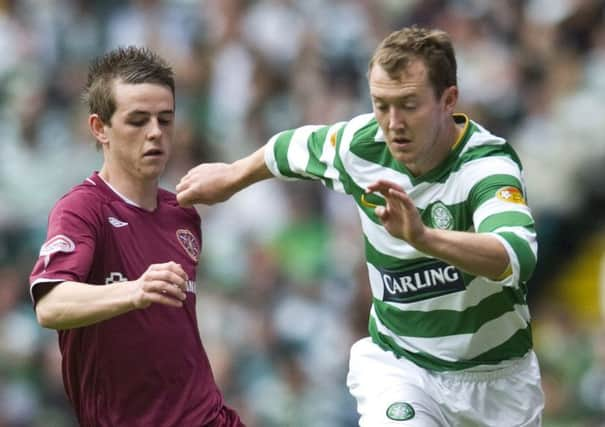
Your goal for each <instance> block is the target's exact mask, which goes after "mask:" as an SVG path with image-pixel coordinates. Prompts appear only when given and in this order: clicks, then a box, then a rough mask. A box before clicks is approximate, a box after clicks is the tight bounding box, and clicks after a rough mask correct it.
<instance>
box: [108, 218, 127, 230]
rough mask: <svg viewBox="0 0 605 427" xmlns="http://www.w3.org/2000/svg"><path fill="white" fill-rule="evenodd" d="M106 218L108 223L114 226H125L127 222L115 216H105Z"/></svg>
mask: <svg viewBox="0 0 605 427" xmlns="http://www.w3.org/2000/svg"><path fill="white" fill-rule="evenodd" d="M107 220H108V221H109V223H110V224H111V225H113V226H114V227H115V228H121V227H126V226H127V225H128V223H127V222H124V221H120V220H119V219H117V218H115V217H113V216H110V217H108V218H107Z"/></svg>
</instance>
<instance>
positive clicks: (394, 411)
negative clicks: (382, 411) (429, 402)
mask: <svg viewBox="0 0 605 427" xmlns="http://www.w3.org/2000/svg"><path fill="white" fill-rule="evenodd" d="M414 415H416V412H415V411H414V408H413V407H412V405H410V404H409V403H407V402H395V403H391V404H390V405H389V407H388V408H387V417H388V418H389V419H390V420H394V421H405V420H411V419H412V418H414Z"/></svg>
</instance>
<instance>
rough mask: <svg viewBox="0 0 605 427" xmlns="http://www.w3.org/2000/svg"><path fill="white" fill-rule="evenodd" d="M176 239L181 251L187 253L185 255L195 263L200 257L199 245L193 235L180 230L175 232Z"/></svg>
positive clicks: (187, 231)
mask: <svg viewBox="0 0 605 427" xmlns="http://www.w3.org/2000/svg"><path fill="white" fill-rule="evenodd" d="M176 237H177V239H178V241H179V243H180V244H181V246H182V247H183V249H185V252H187V255H189V257H191V259H192V260H194V261H196V262H197V258H198V257H199V255H200V245H199V243H198V241H197V239H196V238H195V236H194V235H193V233H192V232H191V231H189V230H186V229H183V228H181V229H179V230H177V231H176Z"/></svg>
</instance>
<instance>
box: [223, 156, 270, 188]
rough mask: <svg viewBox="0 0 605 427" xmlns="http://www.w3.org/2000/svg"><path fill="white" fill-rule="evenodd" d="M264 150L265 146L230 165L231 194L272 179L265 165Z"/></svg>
mask: <svg viewBox="0 0 605 427" xmlns="http://www.w3.org/2000/svg"><path fill="white" fill-rule="evenodd" d="M265 149H266V146H263V147H261V148H259V149H258V150H256V151H255V152H254V153H252V154H250V155H249V156H247V157H244V158H242V159H239V160H236V161H235V162H233V163H232V164H231V169H232V170H233V175H232V177H233V183H232V186H233V190H234V191H233V193H236V192H238V191H240V190H243V189H244V188H246V187H248V186H250V185H252V184H254V183H255V182H258V181H262V180H265V179H268V178H272V177H273V174H272V173H271V171H270V170H269V168H267V166H266V164H265Z"/></svg>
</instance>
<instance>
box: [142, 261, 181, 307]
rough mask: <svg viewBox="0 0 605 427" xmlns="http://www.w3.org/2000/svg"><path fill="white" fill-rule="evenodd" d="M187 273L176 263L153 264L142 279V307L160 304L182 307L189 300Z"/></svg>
mask: <svg viewBox="0 0 605 427" xmlns="http://www.w3.org/2000/svg"><path fill="white" fill-rule="evenodd" d="M187 280H188V277H187V273H185V271H184V270H183V268H182V267H181V266H180V265H179V264H177V263H175V262H172V261H170V262H167V263H163V264H152V265H151V266H149V268H148V269H147V271H146V272H145V273H143V275H142V276H141V278H140V283H141V285H140V292H141V296H140V299H141V300H142V303H141V304H140V306H143V307H144V306H147V305H148V303H159V304H165V305H171V306H174V307H180V306H182V305H183V303H182V302H183V301H185V299H187V294H186V293H185V292H186V289H187Z"/></svg>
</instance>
